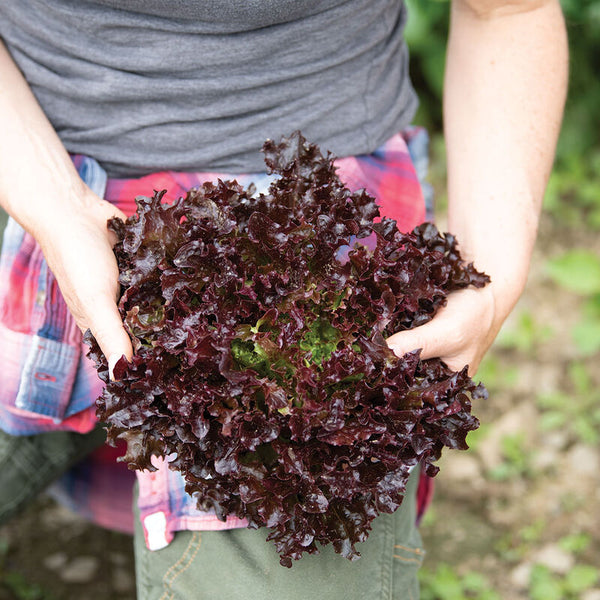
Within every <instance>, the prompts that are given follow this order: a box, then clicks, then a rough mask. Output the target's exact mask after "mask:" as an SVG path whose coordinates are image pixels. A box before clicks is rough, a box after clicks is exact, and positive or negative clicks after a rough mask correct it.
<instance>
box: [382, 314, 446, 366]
mask: <svg viewBox="0 0 600 600" xmlns="http://www.w3.org/2000/svg"><path fill="white" fill-rule="evenodd" d="M386 342H387V345H388V346H389V347H390V349H391V350H392V351H393V352H394V354H396V356H404V355H405V354H406V353H407V352H412V351H413V350H421V359H423V360H426V359H428V358H435V357H440V356H443V355H444V354H446V352H447V349H448V338H447V337H446V336H445V335H443V334H441V332H440V328H439V323H434V322H433V321H429V323H425V324H424V325H420V326H419V327H415V328H414V329H407V330H406V331H399V332H398V333H394V334H393V335H391V336H390V337H389V338H387V340H386Z"/></svg>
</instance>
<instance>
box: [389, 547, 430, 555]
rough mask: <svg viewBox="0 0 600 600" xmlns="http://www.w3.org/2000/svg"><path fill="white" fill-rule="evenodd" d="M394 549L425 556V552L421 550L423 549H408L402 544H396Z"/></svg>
mask: <svg viewBox="0 0 600 600" xmlns="http://www.w3.org/2000/svg"><path fill="white" fill-rule="evenodd" d="M394 548H400V550H406V551H407V552H412V553H413V554H419V555H420V554H423V550H421V548H408V547H407V546H402V545H401V544H396V545H395V546H394Z"/></svg>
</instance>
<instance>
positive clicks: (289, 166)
mask: <svg viewBox="0 0 600 600" xmlns="http://www.w3.org/2000/svg"><path fill="white" fill-rule="evenodd" d="M264 153H265V161H266V164H267V167H268V169H269V170H270V171H271V172H272V173H274V174H276V175H277V178H276V179H275V180H274V182H273V183H272V185H271V187H270V189H269V192H268V194H266V195H262V194H261V195H258V196H256V195H253V193H252V189H242V188H241V187H240V186H239V185H238V184H237V183H236V182H235V181H218V182H217V183H214V184H213V183H206V184H204V185H203V186H202V187H199V188H197V189H192V190H190V191H189V192H188V193H187V195H186V197H185V198H179V199H177V200H175V201H174V202H172V203H170V204H167V203H165V202H163V194H164V192H161V193H155V194H154V196H153V197H150V198H145V197H141V198H138V199H137V213H136V214H135V215H134V216H132V217H130V218H128V219H127V221H126V222H123V221H120V220H118V219H113V220H111V221H110V222H109V227H110V229H111V230H112V231H113V232H114V233H115V234H116V235H117V237H118V239H119V241H118V243H117V245H116V246H115V254H116V257H117V261H118V264H119V269H120V276H119V281H120V284H121V297H120V301H119V310H120V312H121V316H122V318H123V322H124V324H125V327H126V329H127V331H128V332H129V335H130V336H131V339H132V341H133V346H134V349H135V355H134V357H133V359H132V361H131V363H128V362H127V361H126V360H125V359H124V358H122V359H121V360H120V361H119V362H118V363H117V366H116V368H115V374H116V377H117V380H116V381H111V380H109V378H108V369H107V364H106V359H105V357H104V356H103V355H102V354H101V352H100V349H99V347H98V345H97V344H96V342H95V340H94V339H93V338H91V336H89V335H88V339H89V341H90V343H91V350H90V356H91V357H92V358H93V359H94V360H95V361H96V364H97V368H98V372H99V375H100V377H101V378H102V379H103V380H104V382H105V384H106V387H105V390H104V392H103V394H102V396H101V397H100V398H99V399H98V402H97V412H98V418H99V419H100V420H102V421H103V422H105V423H107V424H108V436H109V439H110V440H112V441H114V440H116V439H117V438H123V439H125V440H126V441H127V444H128V452H127V455H126V456H125V458H124V459H125V460H126V461H127V462H128V463H129V465H130V467H131V468H135V469H153V468H154V467H153V466H152V464H151V456H152V455H160V456H170V467H171V468H172V469H176V470H178V471H180V472H181V473H182V474H183V476H184V478H185V481H186V489H187V491H188V492H189V493H190V494H193V495H194V497H195V499H196V500H197V505H198V507H199V508H200V509H202V510H213V511H215V512H216V514H217V516H218V517H219V518H221V519H225V518H226V517H227V516H228V515H237V516H239V517H246V518H247V519H248V521H249V524H250V526H251V527H268V528H270V529H271V533H270V535H269V539H270V540H272V541H273V542H274V543H275V545H276V548H277V551H278V552H279V553H280V556H281V563H282V564H284V565H286V566H291V563H292V559H298V558H300V557H301V556H302V555H303V554H304V553H310V554H312V553H316V552H318V546H319V545H320V544H321V545H322V544H328V543H331V544H333V547H334V549H335V551H336V552H339V553H340V554H342V555H343V556H345V557H347V558H349V559H355V558H357V557H358V556H359V553H358V551H357V550H356V547H355V545H356V543H357V542H360V541H364V540H365V539H366V537H367V535H368V531H369V530H370V524H371V522H372V520H373V519H374V518H375V516H376V515H378V514H379V513H382V512H384V513H391V512H393V511H395V510H396V509H397V508H398V506H399V505H400V503H401V502H402V498H403V494H404V491H405V486H406V481H407V479H408V476H409V473H410V471H411V469H412V468H414V467H415V466H416V465H417V464H418V463H420V464H421V465H422V468H424V469H425V471H426V472H427V473H428V474H430V475H434V474H435V473H436V471H437V467H435V466H434V465H433V462H434V461H435V460H437V459H438V458H439V457H440V455H441V452H442V448H443V447H444V446H446V447H449V448H459V449H464V448H466V447H467V444H466V442H465V437H466V435H467V433H468V432H469V431H471V430H473V429H475V428H476V427H477V426H478V421H477V419H476V418H475V417H473V416H472V415H471V412H470V410H471V399H472V398H480V397H484V396H485V395H486V394H485V390H484V388H483V387H482V386H480V385H476V384H475V383H474V382H473V381H472V380H471V379H469V377H468V375H467V369H466V367H465V368H464V369H463V370H462V371H461V372H452V371H450V370H449V369H448V367H446V365H444V364H443V363H442V362H441V361H440V360H427V361H422V360H420V358H419V352H418V351H416V352H412V353H409V354H407V355H405V356H404V357H402V358H398V357H396V356H395V355H394V354H393V352H392V351H391V350H390V349H389V348H388V347H387V345H386V343H385V341H384V338H385V337H386V336H388V335H390V334H392V333H394V332H396V331H399V330H405V329H410V328H412V327H415V326H418V325H421V324H423V323H425V322H427V321H429V320H430V319H431V318H432V317H433V316H434V315H435V313H436V311H437V310H438V309H439V308H440V307H441V306H443V305H444V304H445V302H446V297H447V295H448V294H449V293H450V292H452V291H454V290H457V289H460V288H464V287H467V286H476V287H481V286H483V285H485V284H486V283H487V281H488V277H487V276H486V275H483V274H481V273H478V272H477V271H476V270H475V269H474V268H473V265H470V264H469V265H466V264H464V263H463V262H462V261H461V258H460V255H459V252H458V249H457V244H456V240H455V239H454V237H452V236H451V235H449V234H446V235H441V234H440V233H439V232H438V231H437V229H436V228H435V227H434V226H433V225H431V224H424V225H421V226H420V227H417V228H416V229H415V230H414V231H413V232H411V233H401V232H400V231H399V230H398V229H397V227H396V223H395V222H394V221H391V220H389V219H386V218H382V219H381V220H379V221H377V222H376V219H378V217H379V209H378V207H377V204H376V201H375V199H373V198H372V197H370V196H369V195H368V194H366V193H365V192H364V191H358V192H354V193H352V192H350V191H349V190H348V189H347V188H346V187H345V186H344V184H343V183H342V182H341V181H340V179H339V178H338V176H337V175H336V172H335V168H334V166H333V161H332V159H331V157H330V156H327V157H323V156H322V155H321V153H320V152H319V150H318V148H317V147H316V146H314V145H311V144H308V143H307V142H306V140H305V139H304V138H303V137H302V136H301V135H300V134H299V133H295V134H293V135H292V136H291V137H290V138H287V139H286V138H284V139H283V140H282V141H281V142H280V143H279V144H275V143H274V142H271V141H268V142H266V143H265V145H264Z"/></svg>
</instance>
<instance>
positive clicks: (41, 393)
mask: <svg viewBox="0 0 600 600" xmlns="http://www.w3.org/2000/svg"><path fill="white" fill-rule="evenodd" d="M426 144H427V136H426V133H425V132H424V131H423V130H422V129H419V128H411V129H410V130H408V131H407V132H405V133H404V134H398V135H396V136H394V137H392V138H391V139H390V140H388V141H387V142H386V143H385V144H384V145H383V146H382V147H380V148H379V149H378V150H376V151H375V152H373V153H372V154H369V155H363V156H356V157H347V158H340V159H337V160H336V167H337V172H338V174H339V176H340V178H341V179H342V181H344V182H345V184H346V185H347V186H348V187H349V188H350V189H353V190H355V189H360V188H365V189H366V190H367V191H368V192H369V193H370V194H371V195H373V196H374V197H375V198H377V199H378V202H379V204H380V207H381V213H382V214H383V215H385V216H387V217H390V218H393V219H395V220H396V221H397V222H398V226H399V227H400V229H402V230H410V229H412V228H413V227H415V226H416V225H418V224H419V223H421V222H422V221H423V220H424V219H425V217H426V209H425V202H424V196H423V189H422V187H421V183H420V181H419V177H418V175H417V172H416V171H415V167H416V168H417V169H418V170H419V171H421V170H422V169H423V167H424V166H425V165H424V162H423V161H425V160H426V151H427V148H426ZM411 155H412V156H411ZM73 160H74V164H75V166H76V167H77V169H78V171H79V174H80V175H81V177H82V179H83V180H84V181H85V182H86V183H87V185H89V186H90V187H91V188H92V189H93V190H94V191H95V192H96V193H97V194H98V195H100V196H103V197H104V198H105V199H106V200H108V201H109V202H111V203H113V204H115V205H116V206H117V207H119V208H120V209H121V210H122V211H123V212H124V213H125V214H128V215H129V214H132V213H133V212H134V211H135V202H134V198H135V197H136V196H139V195H151V194H152V192H153V190H162V189H166V190H167V196H166V197H167V198H172V199H174V198H176V197H178V196H181V195H185V193H186V192H187V190H188V189H190V188H192V187H195V186H198V185H201V184H202V183H203V182H205V181H214V180H216V179H217V178H221V179H236V180H237V181H238V182H239V183H240V184H241V185H242V186H247V185H248V184H250V183H253V184H254V185H255V186H256V188H257V191H258V192H260V191H266V189H267V188H268V186H269V184H270V181H271V177H270V176H268V175H266V174H265V173H254V174H248V175H230V174H226V173H180V172H173V171H164V172H159V173H154V174H151V175H147V176H145V177H141V178H136V179H107V178H106V175H105V173H104V171H103V170H102V168H101V167H100V166H99V165H98V163H97V162H96V161H94V160H93V159H90V158H88V157H83V156H75V157H73ZM413 161H414V162H413ZM419 174H420V173H419ZM425 191H427V188H425ZM426 196H428V194H426ZM86 352H87V347H86V346H85V345H84V344H83V343H82V339H81V333H80V332H79V329H78V328H77V326H76V325H75V322H74V320H73V318H72V317H71V315H70V313H69V311H68V310H67V308H66V306H65V303H64V301H63V299H62V296H61V293H60V290H59V289H58V286H57V284H56V281H55V279H54V277H53V275H52V273H51V271H50V270H49V269H48V267H47V265H46V262H45V260H44V257H43V255H42V252H41V249H40V248H39V246H38V245H37V243H36V242H35V240H34V239H33V238H32V237H31V236H30V235H29V234H28V233H26V232H25V231H24V230H23V229H22V228H21V227H20V226H19V225H18V224H17V223H16V222H15V221H14V220H12V219H9V223H8V225H7V228H6V230H5V234H4V241H3V246H2V254H1V255H0V361H1V363H0V364H2V365H3V373H2V382H1V385H0V427H1V428H2V429H3V430H4V431H6V432H7V433H10V434H13V435H29V434H34V433H39V432H44V431H52V430H57V429H68V430H73V431H78V432H82V433H84V432H87V431H90V430H91V429H92V428H93V427H94V426H95V425H96V424H97V422H96V419H95V408H94V403H95V399H96V398H97V397H98V396H99V395H100V392H101V388H102V384H101V382H100V380H99V379H98V377H97V375H96V372H95V369H94V367H93V365H92V363H91V361H90V360H89V359H88V358H87V357H86ZM114 458H115V457H114V455H113V453H112V452H111V450H110V449H107V448H103V449H100V450H99V451H98V452H96V453H95V454H94V455H92V457H90V459H89V460H88V461H86V462H84V463H82V464H81V465H79V466H78V467H77V468H75V469H74V470H73V471H72V472H71V473H70V474H69V475H68V476H66V477H65V478H63V480H62V482H61V484H60V485H59V486H58V487H55V488H54V492H55V495H58V496H60V498H61V499H62V500H63V501H64V502H66V503H67V504H69V505H70V506H71V507H72V508H74V509H76V510H77V511H78V512H80V513H82V514H84V515H86V516H87V517H88V518H90V519H91V520H93V521H95V522H97V523H99V524H101V525H104V526H107V527H110V528H116V529H121V530H124V531H132V529H133V517H132V513H131V508H130V506H131V497H132V484H133V475H132V473H131V472H130V471H127V469H126V468H124V465H123V464H117V463H115V460H114ZM156 464H157V467H158V470H157V471H156V472H153V473H150V472H143V473H138V474H137V476H138V481H139V500H138V502H139V508H140V515H141V519H142V523H143V525H144V531H145V535H146V542H147V545H148V547H149V548H150V549H158V548H161V547H163V546H165V545H166V544H168V543H169V541H170V540H171V539H172V537H173V535H174V532H175V531H178V530H184V529H192V530H193V529H204V530H207V529H213V530H214V529H224V528H232V527H240V526H244V525H245V523H244V521H242V520H239V519H228V520H227V521H226V522H225V523H224V522H222V521H219V520H218V519H217V518H216V516H215V515H214V514H211V513H203V512H200V511H198V510H197V509H196V508H195V503H194V500H193V498H192V497H191V496H189V495H188V494H186V492H185V489H184V481H183V478H182V477H181V475H179V473H177V472H175V471H171V470H170V469H168V467H167V465H166V462H165V461H164V460H157V463H156ZM419 494H420V498H421V500H420V501H419V504H420V512H422V511H423V509H424V506H425V505H426V503H428V499H429V497H430V495H431V494H430V488H429V486H427V485H426V482H425V481H423V483H422V485H421V490H420V492H419Z"/></svg>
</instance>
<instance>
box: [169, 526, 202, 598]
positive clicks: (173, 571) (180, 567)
mask: <svg viewBox="0 0 600 600" xmlns="http://www.w3.org/2000/svg"><path fill="white" fill-rule="evenodd" d="M200 542H201V538H200V532H199V531H195V532H194V533H193V534H192V537H191V538H190V541H189V543H188V545H187V548H186V549H185V551H184V552H183V554H182V555H181V557H180V558H179V560H178V561H177V562H176V563H175V564H174V565H172V566H171V567H170V568H169V569H168V570H167V572H166V573H165V575H164V577H163V590H164V591H163V594H162V596H161V597H160V600H173V599H174V598H175V595H174V594H173V589H172V585H173V582H174V581H175V580H176V579H177V578H178V577H179V576H180V575H181V574H182V573H184V572H185V571H187V569H189V567H190V565H191V564H192V563H193V562H194V558H196V555H197V554H198V551H199V550H200ZM194 545H195V546H196V548H195V549H194V551H193V553H192V554H191V556H188V553H189V552H190V551H191V549H192V547H193V546H194ZM185 561H187V564H184V562H185Z"/></svg>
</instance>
